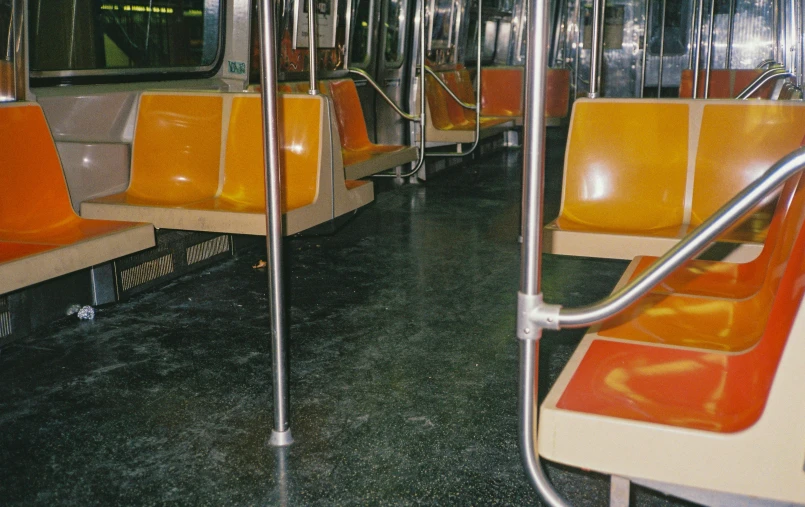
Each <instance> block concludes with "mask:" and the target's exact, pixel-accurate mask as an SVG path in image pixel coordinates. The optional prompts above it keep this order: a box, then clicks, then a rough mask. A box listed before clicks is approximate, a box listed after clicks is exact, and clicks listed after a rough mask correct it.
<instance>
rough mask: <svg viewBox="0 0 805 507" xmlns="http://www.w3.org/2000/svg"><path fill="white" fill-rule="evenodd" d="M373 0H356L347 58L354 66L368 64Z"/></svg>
mask: <svg viewBox="0 0 805 507" xmlns="http://www.w3.org/2000/svg"><path fill="white" fill-rule="evenodd" d="M373 7H374V1H373V0H356V2H355V14H354V16H353V21H352V22H353V23H354V25H353V29H352V50H351V51H350V54H349V60H350V62H352V64H353V65H355V66H356V67H366V66H368V65H369V62H370V59H371V56H372V51H371V37H372V24H373V22H372V10H373Z"/></svg>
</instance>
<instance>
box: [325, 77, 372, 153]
mask: <svg viewBox="0 0 805 507" xmlns="http://www.w3.org/2000/svg"><path fill="white" fill-rule="evenodd" d="M327 86H328V94H329V95H330V97H332V99H333V107H334V109H335V118H336V121H337V123H338V133H339V135H340V136H341V146H342V147H344V148H347V149H352V150H359V149H362V148H365V147H367V146H369V145H371V142H370V141H369V134H368V132H367V130H366V119H365V118H364V116H363V108H362V107H361V101H360V98H359V97H358V89H357V88H356V87H355V81H353V80H351V79H336V80H334V81H328V82H327Z"/></svg>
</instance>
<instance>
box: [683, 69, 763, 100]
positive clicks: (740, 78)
mask: <svg viewBox="0 0 805 507" xmlns="http://www.w3.org/2000/svg"><path fill="white" fill-rule="evenodd" d="M762 73H763V71H762V70H760V69H731V70H727V69H711V70H710V88H709V93H708V94H707V97H705V96H704V82H705V74H704V72H700V73H699V87H698V93H697V95H696V96H697V97H698V98H708V99H734V98H735V97H737V96H738V94H739V93H741V92H742V91H743V90H744V88H746V87H747V86H749V84H750V83H751V82H752V81H753V80H754V79H755V78H757V77H758V76H759V75H761V74H762ZM773 90H774V83H766V84H765V85H763V86H762V87H761V88H760V89H759V90H758V91H756V92H755V93H753V94H752V97H758V98H765V99H768V98H770V96H771V93H772V91H773ZM679 97H680V98H691V97H693V71H692V70H691V69H684V70H682V78H681V80H680V84H679Z"/></svg>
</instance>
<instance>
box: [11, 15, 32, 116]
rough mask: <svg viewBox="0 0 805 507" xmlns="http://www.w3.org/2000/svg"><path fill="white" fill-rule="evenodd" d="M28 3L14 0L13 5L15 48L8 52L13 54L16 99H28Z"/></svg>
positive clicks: (12, 22)
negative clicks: (26, 13) (26, 22)
mask: <svg viewBox="0 0 805 507" xmlns="http://www.w3.org/2000/svg"><path fill="white" fill-rule="evenodd" d="M27 7H28V6H27V3H26V2H25V0H14V2H13V3H12V5H11V24H12V26H11V31H12V34H13V38H12V39H11V42H12V43H13V48H12V47H9V48H8V52H9V53H12V52H13V53H12V55H13V62H12V65H13V66H14V91H13V93H14V99H15V100H26V99H27V98H28V97H27V95H28V55H27V52H28V36H27V32H26V30H27V28H26V26H25V20H26V18H27V16H26V15H25V12H26V11H27Z"/></svg>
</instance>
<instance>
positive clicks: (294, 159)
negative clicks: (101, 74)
mask: <svg viewBox="0 0 805 507" xmlns="http://www.w3.org/2000/svg"><path fill="white" fill-rule="evenodd" d="M277 107H278V117H279V128H280V134H281V135H280V140H281V144H280V160H281V167H282V171H283V178H282V183H283V189H282V190H283V192H282V195H283V211H284V217H283V218H284V221H285V228H284V232H285V234H295V233H297V232H300V231H302V230H305V229H308V228H310V227H313V226H315V225H319V224H321V223H324V222H326V221H328V220H332V219H333V218H335V217H337V216H340V215H342V214H344V213H347V212H349V211H353V210H355V209H357V208H358V207H360V206H362V205H364V204H366V203H368V202H370V201H371V200H372V199H373V198H374V194H373V189H372V187H371V185H368V186H367V185H353V186H352V187H351V188H350V187H348V186H347V184H346V182H345V180H344V178H343V170H342V169H341V167H340V160H341V159H340V157H333V151H332V150H333V139H332V136H331V134H330V132H331V128H330V125H331V122H332V120H331V113H330V108H329V106H328V102H327V99H326V98H324V97H321V96H309V95H293V94H281V95H279V96H278V101H277ZM261 114H262V111H261V101H260V95H259V94H256V93H239V94H234V93H226V94H222V93H198V92H172V93H163V92H148V93H144V94H143V96H142V98H141V102H140V109H139V111H138V119H137V126H136V129H135V136H134V143H133V148H132V149H133V155H132V176H131V181H130V184H129V188H128V189H127V190H126V191H125V192H122V193H120V194H116V195H111V196H108V197H102V198H98V199H93V200H90V201H86V202H84V203H82V204H81V213H82V215H83V216H92V217H137V219H140V220H148V221H150V222H152V223H154V224H155V225H156V226H157V227H163V228H169V229H183V230H197V231H210V232H226V233H232V234H253V235H264V234H265V232H266V216H265V174H264V169H263V144H262V143H263V137H262V116H261ZM224 126H226V130H224ZM223 132H226V135H223ZM165 161H171V163H169V164H166V162H165ZM173 161H176V163H173ZM336 165H337V166H336Z"/></svg>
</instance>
